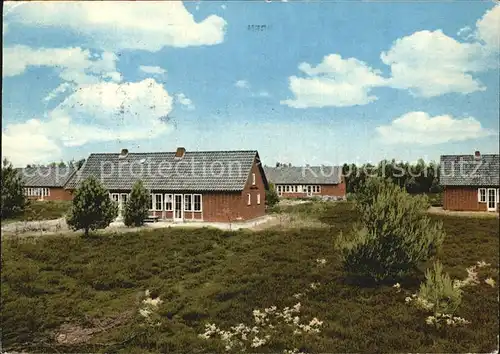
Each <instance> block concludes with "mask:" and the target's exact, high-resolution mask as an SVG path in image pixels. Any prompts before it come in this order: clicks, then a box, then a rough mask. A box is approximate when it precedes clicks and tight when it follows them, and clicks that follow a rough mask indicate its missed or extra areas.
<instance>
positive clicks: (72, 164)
mask: <svg viewBox="0 0 500 354" xmlns="http://www.w3.org/2000/svg"><path fill="white" fill-rule="evenodd" d="M84 162H85V159H81V160H78V161H75V160H71V161H68V162H64V161H59V162H51V163H49V164H47V165H43V164H34V163H33V164H28V165H26V168H33V167H75V168H76V169H77V170H78V169H80V167H82V165H83V163H84Z"/></svg>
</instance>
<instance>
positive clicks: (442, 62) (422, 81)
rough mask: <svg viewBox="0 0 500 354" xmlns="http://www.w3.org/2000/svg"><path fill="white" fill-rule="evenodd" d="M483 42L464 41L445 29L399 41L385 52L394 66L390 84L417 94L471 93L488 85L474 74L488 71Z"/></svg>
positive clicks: (389, 62) (386, 58)
mask: <svg viewBox="0 0 500 354" xmlns="http://www.w3.org/2000/svg"><path fill="white" fill-rule="evenodd" d="M483 53H484V52H483V50H482V46H481V45H480V44H479V43H461V42H458V41H457V40H455V39H453V38H451V37H448V36H447V35H445V34H444V33H443V32H442V31H441V30H438V31H434V32H430V31H420V32H416V33H413V34H412V35H410V36H407V37H403V38H400V39H398V40H397V41H395V42H394V43H393V45H392V47H391V49H390V50H389V51H387V52H383V53H382V54H381V59H382V61H383V62H384V64H386V65H389V66H390V67H391V74H392V77H391V79H390V86H392V87H394V88H399V89H409V90H410V92H411V93H412V94H414V95H416V96H423V97H433V96H439V95H443V94H446V93H450V92H458V93H463V94H467V93H471V92H475V91H483V90H485V89H486V88H485V87H484V86H483V85H482V83H481V82H479V80H477V79H475V78H474V77H473V76H472V74H473V73H475V72H479V71H483V70H485V69H486V68H485V60H484V59H485V58H484V56H483Z"/></svg>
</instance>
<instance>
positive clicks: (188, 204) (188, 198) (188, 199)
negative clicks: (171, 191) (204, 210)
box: [184, 194, 193, 211]
mask: <svg viewBox="0 0 500 354" xmlns="http://www.w3.org/2000/svg"><path fill="white" fill-rule="evenodd" d="M192 202H193V196H192V195H191V194H184V211H192V209H193V203H192Z"/></svg>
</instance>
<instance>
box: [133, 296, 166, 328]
mask: <svg viewBox="0 0 500 354" xmlns="http://www.w3.org/2000/svg"><path fill="white" fill-rule="evenodd" d="M162 303H163V301H162V300H161V299H160V298H159V297H154V298H153V297H152V296H151V292H150V291H149V290H146V291H145V292H144V295H142V296H141V299H140V304H139V309H138V315H139V320H140V321H141V322H142V323H141V325H142V326H149V327H159V326H160V325H161V316H160V315H159V314H158V308H159V306H160V305H161V304H162Z"/></svg>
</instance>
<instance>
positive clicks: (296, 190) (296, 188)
mask: <svg viewBox="0 0 500 354" xmlns="http://www.w3.org/2000/svg"><path fill="white" fill-rule="evenodd" d="M298 191H299V186H297V185H295V193H297V192H298Z"/></svg>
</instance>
